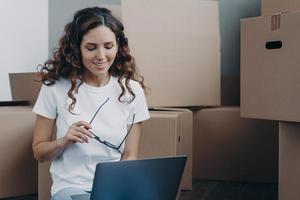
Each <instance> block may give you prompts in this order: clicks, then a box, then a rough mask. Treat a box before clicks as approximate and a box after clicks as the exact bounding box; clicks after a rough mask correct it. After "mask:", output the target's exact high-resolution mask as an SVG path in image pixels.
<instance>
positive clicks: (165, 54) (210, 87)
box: [122, 0, 220, 107]
mask: <svg viewBox="0 0 300 200" xmlns="http://www.w3.org/2000/svg"><path fill="white" fill-rule="evenodd" d="M218 15H219V14H218V2H216V1H205V0H187V1H184V3H183V1H179V0H164V1H160V0H154V1H148V0H122V20H123V23H124V26H125V27H126V28H125V32H126V34H127V37H128V38H129V46H130V48H131V53H132V55H133V56H134V57H135V59H136V63H137V66H138V67H139V68H140V71H141V74H142V75H143V76H144V77H145V84H146V85H147V86H148V87H150V88H151V92H150V94H149V95H147V102H148V105H149V107H162V106H167V107H172V106H173V107H174V106H176V107H180V106H208V105H220V33H219V16H218Z"/></svg>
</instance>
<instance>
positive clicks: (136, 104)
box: [127, 82, 150, 124]
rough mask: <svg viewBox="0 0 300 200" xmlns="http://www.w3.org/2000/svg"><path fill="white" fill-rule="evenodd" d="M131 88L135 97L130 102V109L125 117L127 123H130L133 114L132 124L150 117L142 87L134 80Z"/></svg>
mask: <svg viewBox="0 0 300 200" xmlns="http://www.w3.org/2000/svg"><path fill="white" fill-rule="evenodd" d="M132 89H133V92H134V93H135V99H134V100H133V101H132V102H131V103H130V107H131V111H130V115H129V117H128V118H127V124H132V120H133V115H134V114H135V117H134V122H133V123H134V124H135V123H138V122H141V121H145V120H147V119H149V118H150V114H149V111H148V106H147V103H146V98H145V95H144V91H143V89H142V87H141V86H140V84H139V83H138V82H135V84H134V87H133V88H132Z"/></svg>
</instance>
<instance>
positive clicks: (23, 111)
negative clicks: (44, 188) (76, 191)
mask: <svg viewBox="0 0 300 200" xmlns="http://www.w3.org/2000/svg"><path fill="white" fill-rule="evenodd" d="M34 119H35V115H34V114H33V113H32V112H31V108H30V107H27V106H17V107H0V126H1V136H0V152H1V157H0V186H1V187H0V188H1V189H0V199H2V198H8V197H17V196H23V195H28V194H36V193H37V162H36V160H35V159H34V157H33V153H32V148H31V141H32V130H33V126H32V125H33V122H34Z"/></svg>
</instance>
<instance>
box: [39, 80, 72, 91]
mask: <svg viewBox="0 0 300 200" xmlns="http://www.w3.org/2000/svg"><path fill="white" fill-rule="evenodd" d="M70 85H71V83H70V81H69V80H67V79H64V78H59V79H58V80H55V82H54V84H52V85H46V84H43V86H42V87H45V88H48V89H50V90H54V91H57V90H65V89H68V88H70Z"/></svg>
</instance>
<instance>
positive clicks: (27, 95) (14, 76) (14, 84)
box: [9, 72, 41, 105]
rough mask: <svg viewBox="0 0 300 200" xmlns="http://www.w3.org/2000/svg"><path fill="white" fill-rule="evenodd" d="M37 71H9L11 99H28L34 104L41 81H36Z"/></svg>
mask: <svg viewBox="0 0 300 200" xmlns="http://www.w3.org/2000/svg"><path fill="white" fill-rule="evenodd" d="M37 75H38V73H35V72H32V73H31V72H29V73H10V74H9V81H10V88H11V95H12V99H13V100H29V101H30V104H31V105H34V104H35V101H36V100H37V97H38V95H39V91H40V87H41V83H40V82H37V80H39V78H38V77H37Z"/></svg>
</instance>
